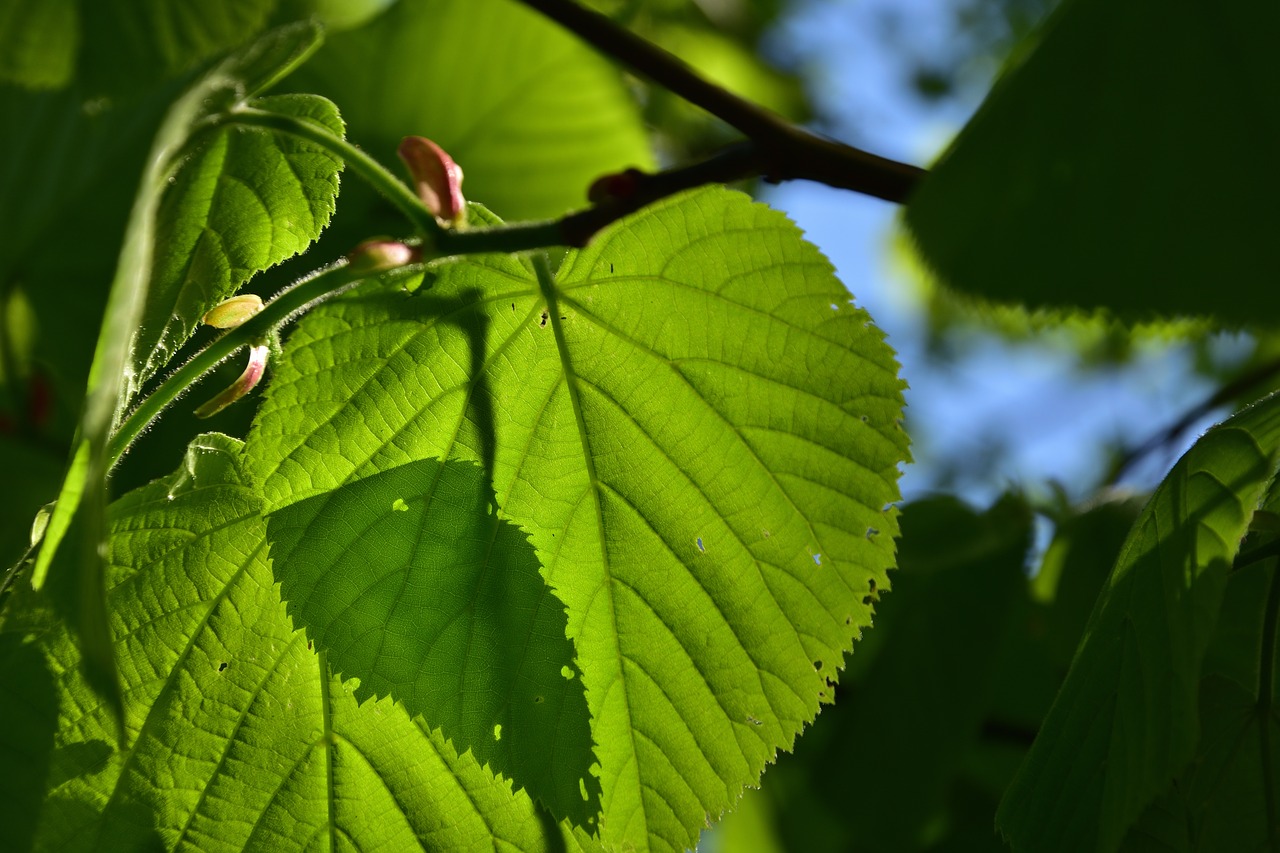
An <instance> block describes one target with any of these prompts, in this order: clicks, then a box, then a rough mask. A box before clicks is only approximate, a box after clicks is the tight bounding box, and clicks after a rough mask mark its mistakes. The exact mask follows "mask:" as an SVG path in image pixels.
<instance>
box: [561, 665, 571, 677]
mask: <svg viewBox="0 0 1280 853" xmlns="http://www.w3.org/2000/svg"><path fill="white" fill-rule="evenodd" d="M560 674H561V675H562V676H564V677H565V678H566V679H569V680H572V679H573V670H572V669H570V668H569V665H568V664H565V665H564V666H562V667H560Z"/></svg>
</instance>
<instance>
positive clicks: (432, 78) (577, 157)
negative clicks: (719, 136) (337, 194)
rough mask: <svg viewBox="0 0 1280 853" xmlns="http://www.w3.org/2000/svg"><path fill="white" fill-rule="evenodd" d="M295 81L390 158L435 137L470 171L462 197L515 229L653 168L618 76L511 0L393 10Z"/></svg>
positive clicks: (442, 2) (424, 2)
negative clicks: (595, 187) (404, 144)
mask: <svg viewBox="0 0 1280 853" xmlns="http://www.w3.org/2000/svg"><path fill="white" fill-rule="evenodd" d="M293 85H295V86H298V87H300V88H299V90H300V91H311V92H317V93H319V94H322V95H325V96H327V97H330V98H332V99H333V100H334V101H335V102H336V103H339V104H341V105H342V109H343V115H344V116H345V117H346V119H347V122H348V125H349V127H350V132H351V135H352V136H353V137H354V138H356V139H358V140H360V143H361V144H362V145H364V146H365V147H366V148H367V149H368V150H369V151H371V152H374V153H375V154H378V155H380V156H382V157H386V158H391V157H392V156H393V155H394V152H395V150H396V146H397V145H399V143H400V140H401V139H402V138H404V137H405V136H410V135H422V136H427V137H430V138H431V139H433V140H434V141H435V142H437V143H439V145H440V146H441V147H442V148H443V149H444V150H446V151H448V152H449V153H450V154H451V155H452V156H453V159H454V160H456V161H457V162H458V163H460V164H462V167H463V168H464V169H465V170H466V173H467V197H468V198H471V199H475V200H477V201H480V202H483V203H484V204H485V205H487V206H488V207H490V208H492V209H494V210H499V211H502V213H503V215H504V216H507V217H508V218H512V219H515V218H521V219H524V218H537V217H544V216H557V215H559V214H561V213H563V212H564V211H565V210H567V209H569V208H572V207H581V206H583V205H584V204H585V203H586V197H585V195H584V188H585V187H586V186H587V185H588V184H590V183H591V181H592V180H594V179H595V178H597V177H599V176H600V175H602V174H605V173H607V172H616V171H618V170H620V169H622V168H624V167H626V166H641V167H649V166H651V165H652V164H653V156H652V154H651V153H650V152H649V148H648V142H647V140H646V136H645V132H644V127H643V125H642V124H641V121H640V117H639V112H638V110H637V109H636V106H635V104H634V101H633V99H632V98H631V96H630V95H629V93H628V92H627V89H626V87H625V85H624V84H623V81H622V77H621V75H620V74H619V73H618V71H617V70H616V69H615V68H613V67H611V66H610V65H609V63H608V62H606V61H605V60H604V59H602V58H601V57H599V56H598V55H596V54H595V53H594V52H593V51H592V50H591V49H590V48H588V47H587V46H586V45H584V44H582V43H581V42H580V41H578V40H577V39H575V38H574V37H573V36H571V35H569V34H567V33H565V32H564V31H563V30H561V29H560V28H559V27H557V26H555V25H554V24H551V23H549V22H547V21H545V20H543V19H541V18H540V17H539V16H537V15H535V14H533V13H532V12H530V11H528V10H527V9H524V8H522V7H521V6H520V5H518V4H515V3H510V2H507V0H471V2H468V3H455V2H449V0H416V2H412V3H398V4H397V5H395V6H393V7H392V8H391V9H389V10H388V11H387V12H386V13H384V14H382V15H380V16H379V17H377V18H375V19H374V20H373V21H372V22H371V23H369V24H368V25H367V26H365V27H362V28H360V29H358V30H351V31H348V32H344V33H337V34H335V35H333V36H332V37H331V38H330V39H328V42H327V44H326V46H325V48H324V49H323V50H322V51H321V52H320V53H318V54H317V55H316V59H315V61H314V62H310V63H308V64H307V66H306V68H304V69H303V70H302V71H301V72H300V73H299V76H297V77H296V78H294V81H293ZM344 209H345V208H344ZM344 215H345V214H344Z"/></svg>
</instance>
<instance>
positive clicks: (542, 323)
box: [538, 311, 551, 329]
mask: <svg viewBox="0 0 1280 853" xmlns="http://www.w3.org/2000/svg"><path fill="white" fill-rule="evenodd" d="M549 319H551V315H550V314H548V313H547V312H546V311H543V312H542V319H541V320H539V321H538V327H539V328H542V329H545V328H546V327H547V320H549Z"/></svg>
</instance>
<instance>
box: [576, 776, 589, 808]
mask: <svg viewBox="0 0 1280 853" xmlns="http://www.w3.org/2000/svg"><path fill="white" fill-rule="evenodd" d="M578 793H579V794H582V801H583V802H584V803H587V802H590V801H591V795H590V794H588V793H587V780H585V779H583V778H582V777H581V776H579V777H578Z"/></svg>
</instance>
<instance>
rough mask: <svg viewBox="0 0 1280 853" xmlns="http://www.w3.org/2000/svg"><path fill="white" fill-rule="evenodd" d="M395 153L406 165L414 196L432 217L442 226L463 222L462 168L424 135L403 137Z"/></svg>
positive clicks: (448, 226) (451, 225)
mask: <svg viewBox="0 0 1280 853" xmlns="http://www.w3.org/2000/svg"><path fill="white" fill-rule="evenodd" d="M396 153H397V154H399V155H400V159H401V160H403V161H404V164H405V165H406V166H408V167H409V175H410V177H411V178H413V188H414V190H415V191H416V192H417V193H418V198H420V199H422V203H423V205H425V206H426V208H427V210H429V211H431V212H432V213H433V214H435V217H436V220H437V221H439V223H440V224H441V225H443V226H444V227H446V228H455V227H458V226H460V225H462V224H463V223H465V222H466V219H467V200H466V199H465V198H463V197H462V167H461V166H459V165H458V164H457V163H455V162H453V158H452V157H450V156H449V155H448V154H446V153H445V150H444V149H443V148H441V147H440V146H439V145H436V144H435V143H434V142H432V141H431V140H430V139H427V138H426V137H424V136H406V137H405V138H404V141H403V142H401V143H400V148H399V149H397V151H396Z"/></svg>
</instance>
